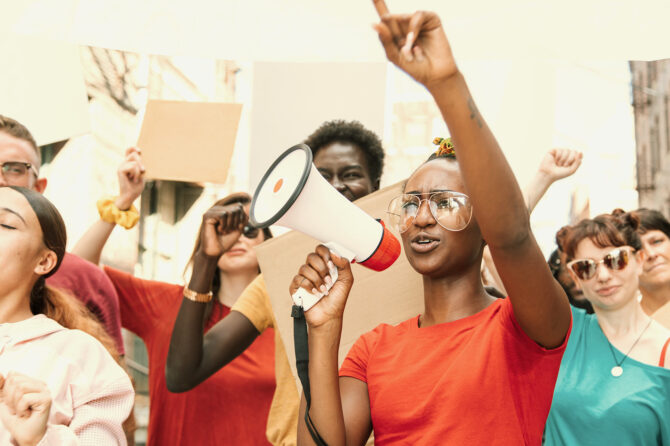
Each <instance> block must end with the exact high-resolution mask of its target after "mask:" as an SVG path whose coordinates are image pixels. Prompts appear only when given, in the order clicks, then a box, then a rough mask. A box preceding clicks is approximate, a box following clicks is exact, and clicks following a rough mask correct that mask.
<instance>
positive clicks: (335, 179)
mask: <svg viewBox="0 0 670 446" xmlns="http://www.w3.org/2000/svg"><path fill="white" fill-rule="evenodd" d="M329 183H330V185H331V186H333V187H334V188H335V189H337V191H338V192H340V193H341V192H343V191H344V190H346V188H347V186H345V185H344V183H343V182H342V181H341V180H340V177H339V176H338V175H333V176H332V177H331V178H330V181H329Z"/></svg>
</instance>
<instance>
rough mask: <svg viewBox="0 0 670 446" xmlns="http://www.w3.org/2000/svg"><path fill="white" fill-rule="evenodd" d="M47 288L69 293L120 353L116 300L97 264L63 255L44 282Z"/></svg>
mask: <svg viewBox="0 0 670 446" xmlns="http://www.w3.org/2000/svg"><path fill="white" fill-rule="evenodd" d="M47 285H49V286H51V287H54V288H59V289H61V290H64V291H67V292H68V293H70V294H73V295H74V296H75V297H77V298H78V299H79V300H80V301H81V302H82V303H83V304H84V305H86V308H88V309H89V310H90V311H91V313H93V314H94V315H95V316H96V317H97V318H98V319H99V320H100V322H101V323H102V324H103V325H104V327H105V331H107V334H109V335H110V336H111V337H112V339H114V342H115V343H116V348H117V350H118V351H119V353H120V354H124V348H123V336H122V335H121V316H120V314H119V312H120V311H119V297H118V296H117V294H116V290H114V286H113V285H112V283H111V282H110V280H109V278H108V277H107V275H106V274H105V273H104V272H103V271H102V270H101V269H100V268H98V266H97V265H95V264H93V263H91V262H89V261H87V260H84V259H82V258H80V257H77V256H76V255H74V254H70V253H66V254H65V257H64V258H63V263H61V265H60V268H59V269H58V271H56V273H55V274H54V275H53V276H51V277H49V278H48V279H47Z"/></svg>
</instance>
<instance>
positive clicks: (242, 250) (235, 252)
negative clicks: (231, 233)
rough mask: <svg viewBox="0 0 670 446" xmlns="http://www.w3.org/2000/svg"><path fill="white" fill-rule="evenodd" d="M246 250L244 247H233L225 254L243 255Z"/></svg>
mask: <svg viewBox="0 0 670 446" xmlns="http://www.w3.org/2000/svg"><path fill="white" fill-rule="evenodd" d="M246 252H247V250H246V249H239V248H234V249H231V250H230V251H227V252H226V255H227V256H241V255H244V254H245V253H246Z"/></svg>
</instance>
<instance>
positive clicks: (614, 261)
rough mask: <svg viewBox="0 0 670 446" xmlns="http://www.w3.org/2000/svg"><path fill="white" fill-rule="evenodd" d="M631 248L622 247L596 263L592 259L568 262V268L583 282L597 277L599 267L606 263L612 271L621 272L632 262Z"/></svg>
mask: <svg viewBox="0 0 670 446" xmlns="http://www.w3.org/2000/svg"><path fill="white" fill-rule="evenodd" d="M631 251H632V248H631V247H628V246H626V247H622V248H617V249H615V250H612V251H610V252H609V253H608V254H607V255H605V257H603V258H602V260H600V261H598V262H596V261H595V260H591V259H580V260H573V261H571V262H568V268H570V269H571V270H572V272H574V273H575V274H576V275H577V277H579V278H580V279H581V280H589V279H591V278H593V276H595V275H596V271H597V270H598V265H599V264H601V263H604V264H605V266H606V267H607V268H609V269H610V270H612V271H621V270H622V269H624V268H625V267H626V266H627V265H628V261H629V260H630V253H631Z"/></svg>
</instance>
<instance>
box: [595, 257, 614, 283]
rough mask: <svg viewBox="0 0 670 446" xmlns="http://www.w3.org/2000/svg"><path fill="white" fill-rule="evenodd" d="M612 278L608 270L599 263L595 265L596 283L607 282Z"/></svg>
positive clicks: (603, 264)
mask: <svg viewBox="0 0 670 446" xmlns="http://www.w3.org/2000/svg"><path fill="white" fill-rule="evenodd" d="M611 277H612V273H611V272H610V269H609V268H608V267H607V266H605V263H603V262H601V263H598V264H597V265H596V279H598V282H603V283H604V282H607V281H608V280H609V279H610V278H611Z"/></svg>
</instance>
